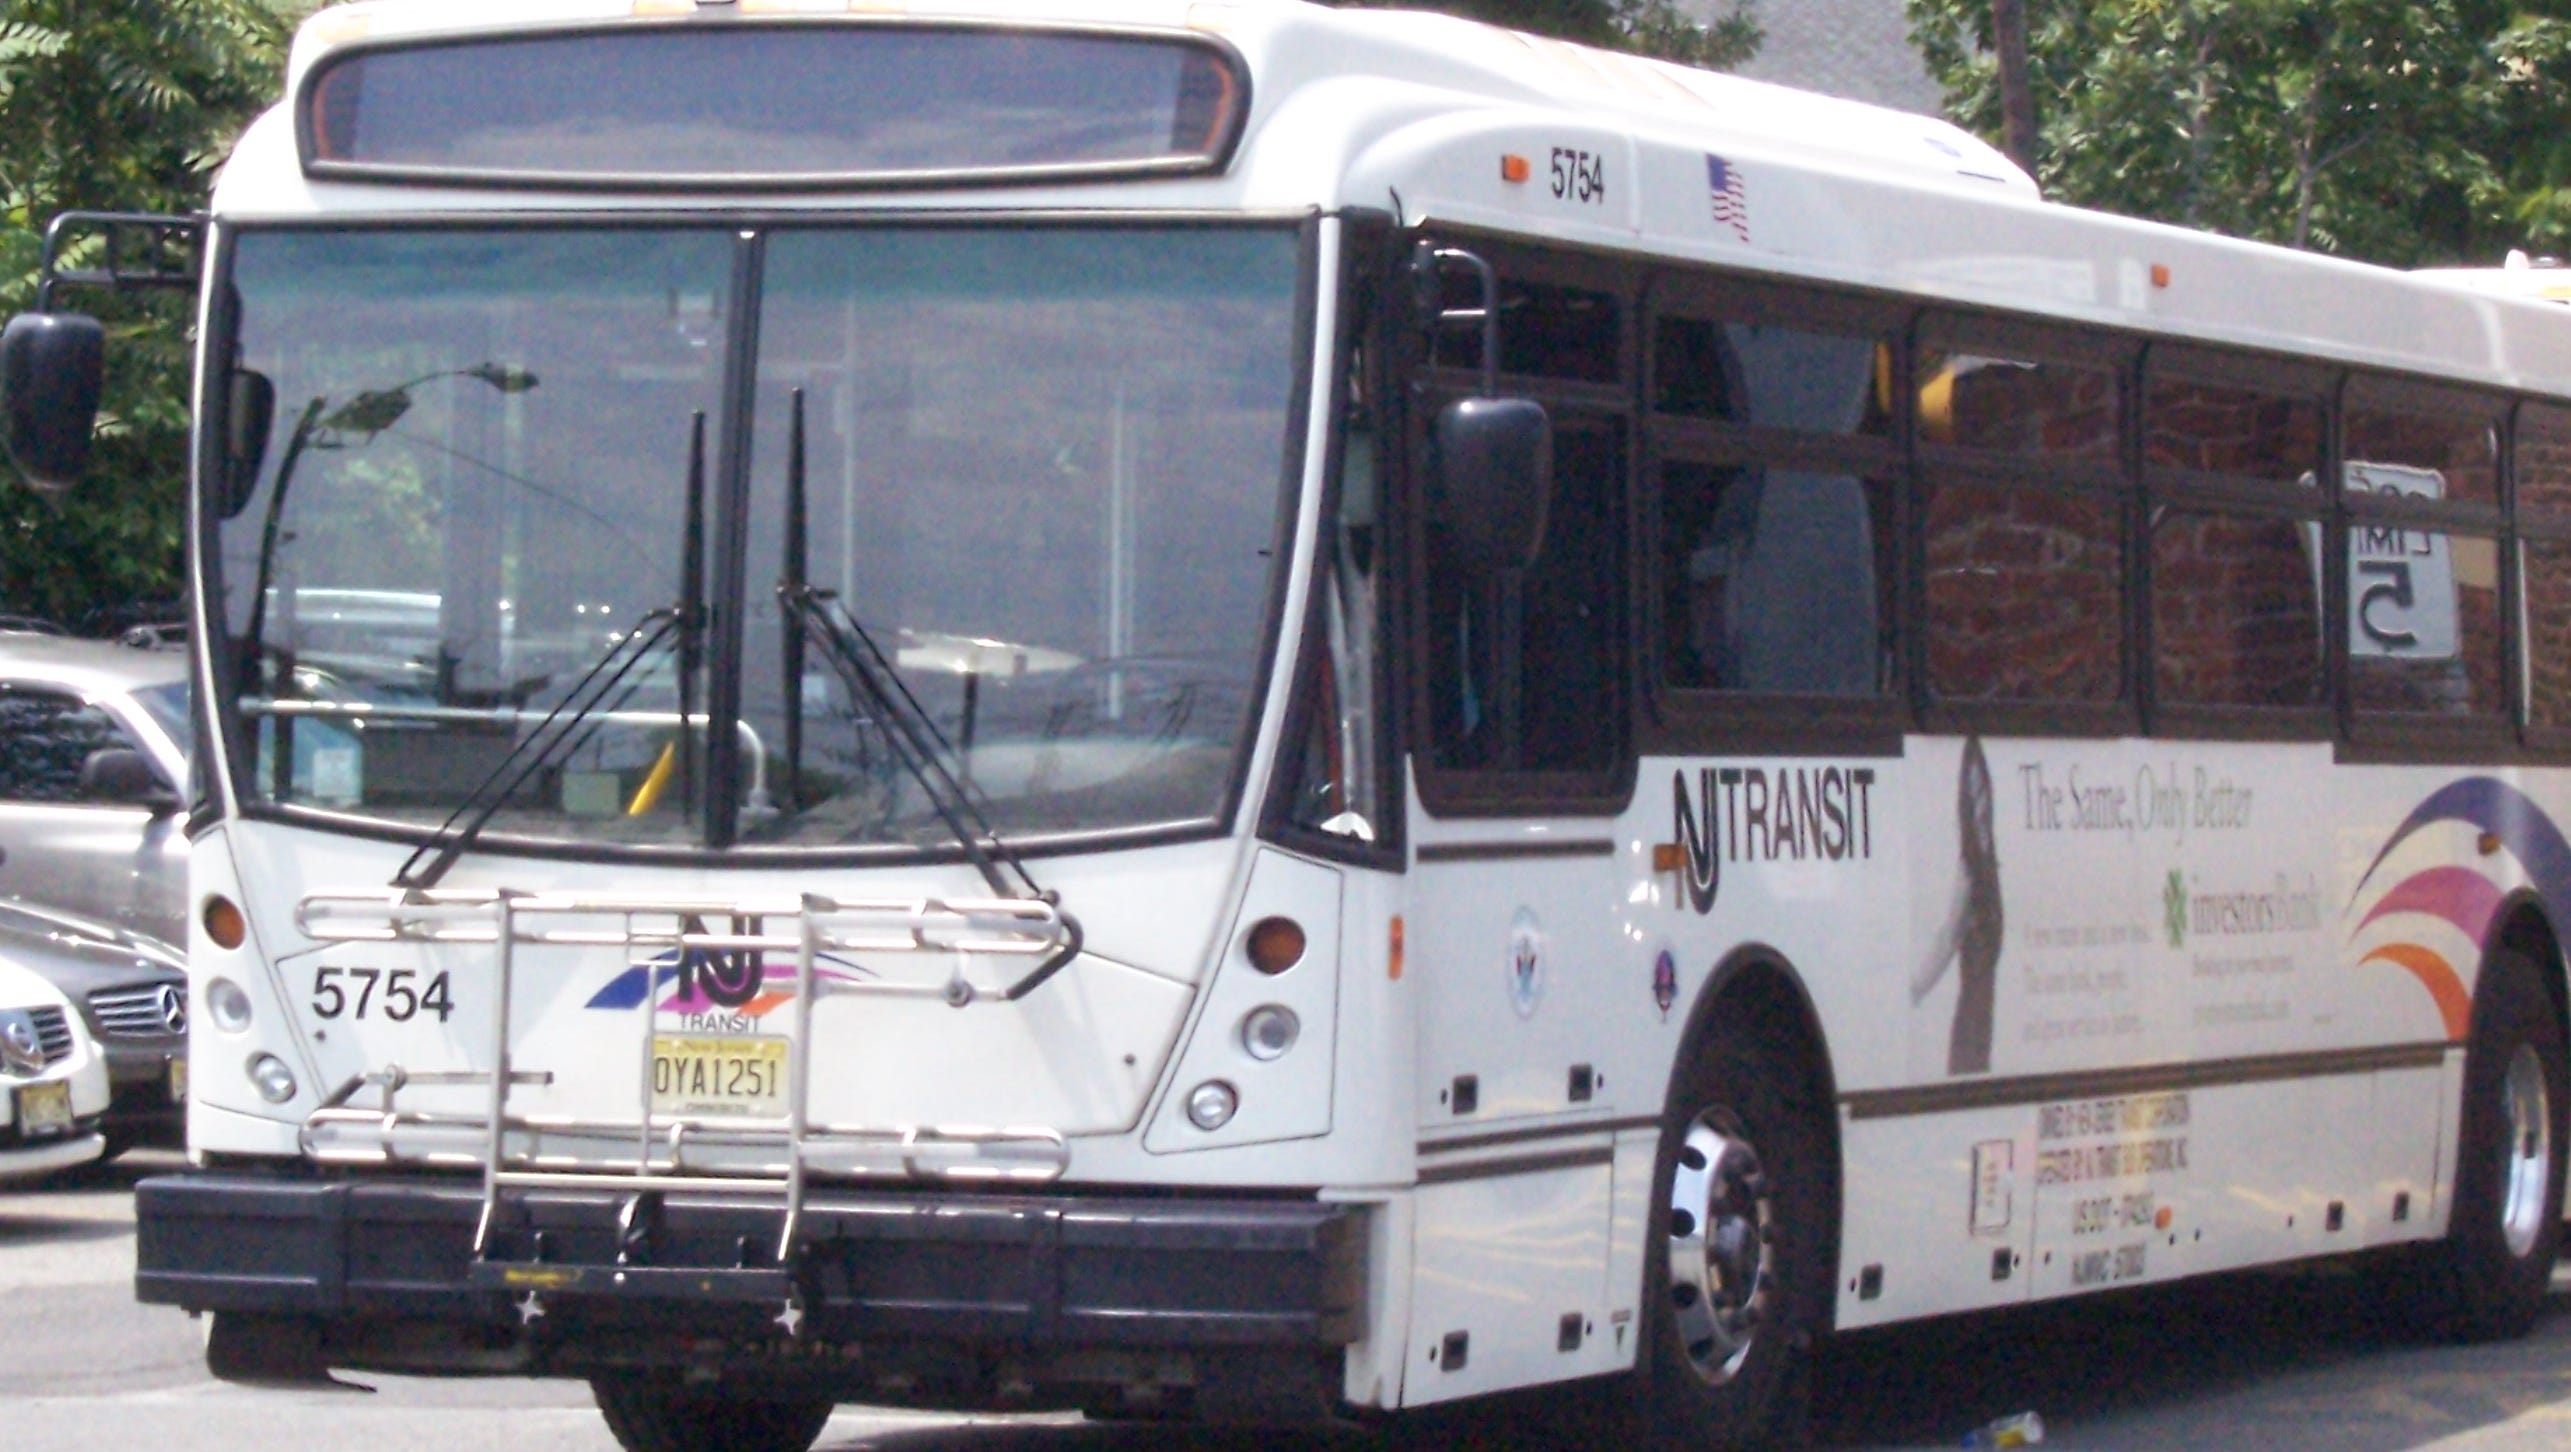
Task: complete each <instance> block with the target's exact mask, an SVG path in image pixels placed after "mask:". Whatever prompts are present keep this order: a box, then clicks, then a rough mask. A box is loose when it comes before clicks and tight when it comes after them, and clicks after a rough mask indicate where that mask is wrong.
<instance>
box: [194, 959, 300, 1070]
mask: <svg viewBox="0 0 2571 1452" xmlns="http://www.w3.org/2000/svg"><path fill="white" fill-rule="evenodd" d="M205 1016H206V1017H208V1018H210V1019H212V1020H214V1026H215V1027H216V1028H219V1029H221V1030H223V1031H224V1032H225V1033H228V1034H237V1033H239V1032H241V1031H242V1030H243V1029H246V1028H248V1027H249V1026H250V995H249V994H248V993H246V992H244V991H242V988H241V985H240V984H238V983H235V982H233V981H232V980H231V979H229V978H217V979H214V980H213V981H211V982H209V983H207V984H206V985H205ZM279 1067H283V1066H282V1065H280V1066H279Z"/></svg>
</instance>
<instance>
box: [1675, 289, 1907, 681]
mask: <svg viewBox="0 0 2571 1452" xmlns="http://www.w3.org/2000/svg"><path fill="white" fill-rule="evenodd" d="M1884 347H1885V344H1884V342H1883V341H1882V340H1881V339H1878V338H1874V337H1868V336H1863V335H1859V334H1837V333H1820V332H1813V331H1809V330H1806V329H1801V328H1792V327H1780V326H1772V325H1762V324H1755V323H1740V322H1734V323H1720V324H1718V323H1710V322H1705V321H1701V320H1698V319H1695V318H1689V317H1664V318H1662V319H1660V320H1659V322H1658V324H1657V325H1656V327H1655V329H1654V342H1653V350H1654V351H1653V398H1654V405H1655V409H1656V411H1657V413H1658V414H1659V416H1660V419H1661V421H1662V422H1661V423H1659V424H1658V425H1657V427H1658V432H1659V436H1660V443H1659V449H1660V452H1661V454H1662V455H1663V462H1662V464H1661V466H1660V549H1661V559H1660V582H1661V584H1660V589H1661V607H1662V608H1661V642H1660V644H1661V678H1662V680H1663V681H1664V682H1665V683H1666V684H1667V685H1669V686H1671V687H1674V688H1676V689H1679V690H1713V691H1743V692H1765V693H1774V694H1787V695H1807V696H1843V697H1844V696H1866V695H1873V694H1876V693H1878V692H1881V691H1882V690H1884V689H1885V688H1886V687H1887V686H1888V685H1889V683H1890V677H1891V665H1890V651H1889V644H1890V641H1891V628H1890V621H1891V611H1892V607H1893V600H1892V580H1893V577H1894V569H1893V566H1892V558H1893V557H1892V553H1891V551H1892V549H1893V547H1894V540H1895V530H1894V524H1893V517H1894V516H1893V508H1894V495H1893V491H1892V489H1891V488H1890V486H1887V485H1883V484H1879V483H1876V482H1873V481H1871V480H1869V479H1867V478H1866V477H1865V476H1864V470H1863V466H1862V464H1861V463H1860V462H1859V461H1858V460H1855V459H1852V460H1851V461H1850V463H1849V464H1848V466H1846V467H1832V466H1830V465H1828V464H1827V463H1818V464H1816V463H1812V462H1801V463H1800V465H1799V466H1798V465H1789V464H1783V463H1771V462H1766V461H1765V460H1766V459H1768V458H1770V457H1772V456H1773V447H1772V446H1769V445H1766V444H1764V443H1763V442H1762V440H1763V439H1765V438H1770V437H1774V435H1775V434H1782V433H1785V432H1788V431H1791V432H1794V433H1801V434H1808V435H1815V436H1818V437H1819V438H1821V439H1829V440H1844V439H1849V438H1853V437H1861V436H1866V435H1877V436H1880V435H1882V434H1884V433H1886V432H1888V431H1889V418H1888V416H1887V415H1886V413H1885V411H1884V410H1883V408H1882V407H1881V390H1880V389H1879V387H1878V359H1879V358H1880V357H1882V356H1884V355H1883V349H1884ZM1681 419H1705V420H1708V421H1715V422H1719V423H1722V424H1724V425H1728V426H1731V427H1735V428H1738V427H1744V426H1746V427H1748V428H1753V429H1759V430H1763V431H1774V433H1773V434H1763V435H1762V436H1760V437H1758V438H1740V437H1738V436H1730V435H1727V434H1724V433H1715V434H1711V435H1705V434H1704V431H1702V430H1697V431H1695V432H1696V433H1697V434H1699V435H1702V437H1701V438H1698V439H1695V440H1691V437H1690V433H1691V431H1690V430H1689V429H1688V428H1687V427H1686V426H1685V425H1683V424H1679V423H1678V422H1677V420H1681ZM1805 452H1806V453H1807V454H1808V453H1809V452H1810V451H1809V450H1806V451H1805ZM1674 454H1675V455H1682V456H1683V455H1688V454H1703V455H1704V457H1699V458H1690V457H1671V455H1674ZM1718 460H1719V461H1720V462H1717V461H1718Z"/></svg>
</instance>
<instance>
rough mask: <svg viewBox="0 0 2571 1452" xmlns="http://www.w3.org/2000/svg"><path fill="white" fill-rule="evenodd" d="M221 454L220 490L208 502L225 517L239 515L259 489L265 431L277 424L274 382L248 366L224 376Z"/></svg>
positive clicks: (265, 450)
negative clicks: (219, 492)
mask: <svg viewBox="0 0 2571 1452" xmlns="http://www.w3.org/2000/svg"><path fill="white" fill-rule="evenodd" d="M225 379H226V382H225V385H224V396H223V457H222V458H221V459H220V460H218V461H217V463H218V468H217V471H216V474H215V484H216V487H217V488H219V489H220V490H221V491H222V492H221V494H220V495H219V496H218V497H217V498H216V499H214V500H213V501H212V502H213V504H214V507H215V511H216V512H217V513H219V514H221V515H222V516H223V517H224V518H225V519H230V518H232V517H233V516H234V515H236V514H239V513H240V512H241V511H242V509H243V508H245V507H246V506H248V504H249V503H250V496H251V495H252V494H254V493H256V492H257V491H258V488H259V469H260V466H261V465H262V464H264V463H266V462H267V458H268V433H269V431H270V430H271V429H273V428H275V427H276V424H277V385H276V384H275V383H274V382H272V381H270V380H269V378H268V375H267V374H265V373H261V372H259V371H258V370H256V369H252V368H235V369H233V370H232V371H231V372H230V373H229V374H227V375H225Z"/></svg>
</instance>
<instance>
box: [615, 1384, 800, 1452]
mask: <svg viewBox="0 0 2571 1452" xmlns="http://www.w3.org/2000/svg"><path fill="white" fill-rule="evenodd" d="M589 1391H590V1395H592V1396H594V1397H596V1398H597V1399H598V1412H599V1415H601V1416H603V1417H605V1418H606V1419H607V1430H608V1431H610V1432H612V1433H614V1434H615V1435H616V1445H618V1446H620V1447H622V1448H624V1449H625V1452H808V1449H809V1448H810V1447H811V1446H812V1444H813V1442H814V1441H815V1440H816V1439H818V1438H819V1437H820V1436H821V1429H822V1425H823V1424H824V1423H826V1422H828V1421H829V1420H830V1409H831V1404H830V1403H829V1402H827V1401H823V1400H819V1399H815V1398H811V1397H792V1398H767V1397H756V1396H749V1395H745V1394H743V1393H740V1392H735V1391H726V1390H722V1389H719V1388H706V1387H690V1386H684V1385H667V1384H663V1383H661V1382H657V1381H653V1380H648V1379H646V1378H644V1377H641V1376H613V1377H606V1376H602V1377H595V1378H592V1379H591V1381H590V1383H589Z"/></svg>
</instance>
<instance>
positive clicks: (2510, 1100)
mask: <svg viewBox="0 0 2571 1452" xmlns="http://www.w3.org/2000/svg"><path fill="white" fill-rule="evenodd" d="M2500 1116H2501V1119H2502V1121H2503V1122H2504V1123H2505V1124H2506V1125H2507V1126H2508V1149H2507V1154H2506V1157H2505V1158H2503V1159H2502V1160H2501V1162H2500V1236H2501V1238H2502V1239H2504V1240H2506V1241H2507V1242H2508V1248H2509V1254H2511V1255H2514V1256H2524V1255H2526V1254H2527V1253H2528V1252H2530V1251H2532V1250H2534V1249H2535V1241H2536V1233H2537V1232H2538V1231H2539V1230H2541V1229H2542V1228H2543V1224H2542V1222H2543V1219H2544V1201H2545V1191H2546V1190H2547V1189H2548V1188H2550V1187H2551V1185H2552V1183H2553V1106H2552V1104H2551V1103H2550V1102H2549V1101H2548V1099H2547V1096H2546V1093H2545V1088H2544V1065H2543V1064H2541V1063H2539V1062H2538V1061H2537V1059H2536V1057H2535V1048H2534V1046H2533V1045H2531V1044H2520V1045H2518V1046H2517V1052H2516V1053H2513V1054H2511V1055H2509V1067H2508V1077H2507V1078H2506V1079H2505V1080H2504V1081H2502V1083H2501V1085H2500Z"/></svg>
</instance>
